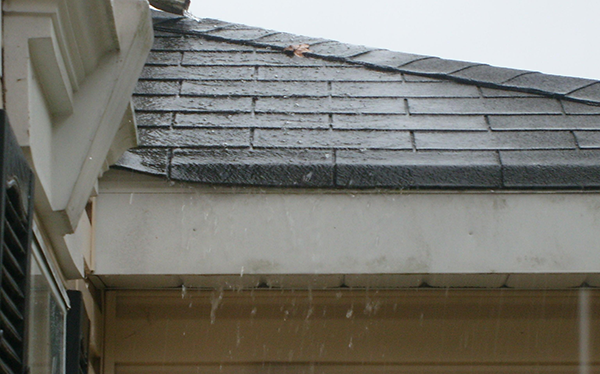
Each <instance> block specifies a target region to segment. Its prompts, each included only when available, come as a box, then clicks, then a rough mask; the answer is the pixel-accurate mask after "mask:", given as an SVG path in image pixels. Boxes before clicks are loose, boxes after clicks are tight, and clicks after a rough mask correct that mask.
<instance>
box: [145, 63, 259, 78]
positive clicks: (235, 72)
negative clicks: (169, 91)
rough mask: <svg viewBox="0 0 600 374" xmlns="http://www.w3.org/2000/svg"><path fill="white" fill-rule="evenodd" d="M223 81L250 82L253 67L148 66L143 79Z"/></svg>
mask: <svg viewBox="0 0 600 374" xmlns="http://www.w3.org/2000/svg"><path fill="white" fill-rule="evenodd" d="M182 77H185V79H188V80H204V79H221V80H249V79H252V78H253V77H254V68H253V67H234V66H226V67H225V66H216V67H215V66H146V67H144V69H143V70H142V75H141V77H140V78H141V79H153V80H158V79H181V78H182Z"/></svg>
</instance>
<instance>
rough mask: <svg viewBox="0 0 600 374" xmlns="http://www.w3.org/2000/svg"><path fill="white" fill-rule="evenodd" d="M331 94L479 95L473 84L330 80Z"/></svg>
mask: <svg viewBox="0 0 600 374" xmlns="http://www.w3.org/2000/svg"><path fill="white" fill-rule="evenodd" d="M331 94H332V95H334V96H348V97H479V92H478V91H477V87H475V86H469V85H462V84H452V83H403V82H332V84H331Z"/></svg>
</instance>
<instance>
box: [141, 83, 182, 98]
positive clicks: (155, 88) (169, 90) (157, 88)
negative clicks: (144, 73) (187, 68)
mask: <svg viewBox="0 0 600 374" xmlns="http://www.w3.org/2000/svg"><path fill="white" fill-rule="evenodd" d="M133 93H134V94H137V95H177V94H178V93H179V81H146V80H139V81H138V83H137V85H136V86H135V89H134V91H133Z"/></svg>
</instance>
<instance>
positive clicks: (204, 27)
mask: <svg viewBox="0 0 600 374" xmlns="http://www.w3.org/2000/svg"><path fill="white" fill-rule="evenodd" d="M231 25H232V24H231V23H228V22H224V21H220V20H217V19H212V18H194V19H192V18H188V17H179V18H173V19H171V20H168V21H166V22H162V23H160V24H159V25H157V26H156V29H158V30H165V31H174V32H178V33H187V34H201V33H204V32H207V31H210V30H214V29H216V28H219V27H228V26H231Z"/></svg>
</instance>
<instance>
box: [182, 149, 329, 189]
mask: <svg viewBox="0 0 600 374" xmlns="http://www.w3.org/2000/svg"><path fill="white" fill-rule="evenodd" d="M333 168H334V166H333V157H332V154H331V152H327V151H315V150H311V151H307V150H293V149H285V150H252V151H251V150H222V149H219V150H196V151H181V150H175V151H174V154H173V161H172V166H171V178H173V179H176V180H184V181H193V182H201V183H215V184H234V185H258V186H275V187H326V186H329V187H333Z"/></svg>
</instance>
